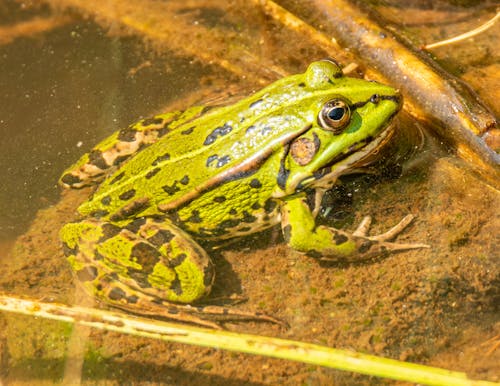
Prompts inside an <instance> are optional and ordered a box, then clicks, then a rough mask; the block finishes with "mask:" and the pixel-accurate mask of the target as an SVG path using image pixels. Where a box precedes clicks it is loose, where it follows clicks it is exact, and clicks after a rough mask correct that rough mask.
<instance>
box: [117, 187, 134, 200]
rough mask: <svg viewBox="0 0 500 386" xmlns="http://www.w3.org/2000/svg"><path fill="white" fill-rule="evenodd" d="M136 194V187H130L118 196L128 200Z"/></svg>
mask: <svg viewBox="0 0 500 386" xmlns="http://www.w3.org/2000/svg"><path fill="white" fill-rule="evenodd" d="M134 196H135V189H130V190H127V191H126V192H123V193H122V194H120V195H119V196H118V198H119V199H120V200H122V201H127V200H130V199H131V198H133V197H134Z"/></svg>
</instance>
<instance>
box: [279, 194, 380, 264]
mask: <svg viewBox="0 0 500 386" xmlns="http://www.w3.org/2000/svg"><path fill="white" fill-rule="evenodd" d="M281 217H282V229H283V235H284V238H285V240H286V241H287V242H288V243H289V244H290V246H291V247H292V248H293V249H296V250H298V251H300V252H304V253H306V254H307V255H310V256H312V257H328V258H330V259H332V258H333V259H335V258H338V259H349V260H353V259H364V258H367V257H368V256H371V255H373V254H379V253H381V252H382V251H381V248H380V247H381V246H377V245H376V244H377V243H376V242H372V241H370V240H367V239H366V238H363V237H356V236H353V235H351V234H349V233H347V232H344V231H341V230H338V229H335V228H329V227H326V226H316V223H315V219H314V216H313V214H312V212H311V210H310V208H309V206H308V205H307V202H306V199H305V198H303V197H296V198H292V199H289V200H287V201H285V202H284V203H283V204H282V209H281ZM382 249H383V248H382Z"/></svg>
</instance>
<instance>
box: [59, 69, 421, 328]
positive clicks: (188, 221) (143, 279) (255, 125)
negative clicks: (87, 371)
mask: <svg viewBox="0 0 500 386" xmlns="http://www.w3.org/2000/svg"><path fill="white" fill-rule="evenodd" d="M401 104H402V101H401V96H400V94H399V93H398V92H397V90H395V89H394V88H392V87H389V86H385V85H382V84H379V83H376V82H372V81H366V80H362V79H355V78H350V77H346V76H344V75H343V73H342V70H341V68H340V67H339V66H338V65H337V64H336V63H334V62H333V61H331V60H324V61H317V62H313V63H311V64H310V65H309V67H308V68H307V70H306V72H305V73H303V74H298V75H293V76H289V77H285V78H283V79H281V80H278V81H276V82H275V83H273V84H271V85H269V86H267V87H265V88H264V89H262V90H261V91H259V92H256V93H255V94H253V95H251V96H249V97H247V98H245V99H242V100H241V101H239V102H237V103H235V104H233V105H230V106H225V107H215V108H208V107H203V106H196V107H192V108H190V109H188V110H185V111H183V112H181V111H176V112H170V113H166V114H160V115H157V116H154V117H152V118H149V119H144V120H141V121H139V122H137V123H135V124H133V125H131V126H129V127H127V128H125V129H122V130H120V131H118V132H116V133H114V134H112V135H111V136H110V137H108V138H107V139H105V140H104V141H102V142H101V143H99V144H98V145H96V146H95V147H94V148H93V149H92V150H91V151H90V152H89V153H88V154H85V155H84V156H83V157H82V158H81V159H80V160H79V161H78V162H77V163H76V164H75V165H73V166H72V167H71V168H69V169H68V170H66V171H65V172H64V174H63V175H62V177H61V179H60V183H61V185H63V186H64V187H68V188H80V187H83V186H86V185H89V184H96V183H97V184H98V187H97V189H96V190H95V192H94V193H93V195H92V197H91V198H89V199H88V200H87V201H86V202H84V203H83V204H82V205H81V206H80V207H79V208H78V211H79V213H80V214H81V216H82V218H81V219H80V220H79V221H77V222H72V223H69V224H66V225H65V226H64V227H63V228H62V230H61V232H60V234H61V239H62V241H63V246H64V251H65V255H66V256H67V259H68V261H69V263H70V265H71V268H72V269H73V271H74V273H75V275H76V278H77V279H78V280H79V281H80V282H81V283H83V285H84V287H85V289H86V290H87V291H88V292H90V293H91V294H92V295H94V296H95V297H97V298H98V299H100V300H103V301H104V302H106V303H108V304H111V305H114V306H117V307H120V308H122V309H126V310H130V311H133V312H136V313H140V314H150V315H151V314H152V315H159V316H163V317H168V318H173V319H178V320H182V321H187V322H192V323H197V324H201V325H205V326H210V327H217V326H218V324H217V323H215V322H212V321H211V320H210V318H207V317H206V315H205V314H212V315H219V314H223V315H228V314H229V315H233V316H235V317H255V318H259V319H264V320H269V321H277V320H276V319H274V318H272V317H271V316H267V315H264V314H259V313H251V312H244V311H236V310H233V309H231V308H227V307H222V306H195V305H192V304H193V303H196V301H198V300H199V299H201V298H203V297H204V296H206V295H207V294H208V293H209V292H210V288H211V286H212V283H213V280H214V267H213V264H212V262H211V260H210V257H209V256H208V254H207V252H206V251H205V250H204V249H203V248H202V247H201V246H200V244H199V242H205V241H214V242H220V241H222V240H225V239H229V238H235V237H240V236H244V235H248V234H252V233H255V232H259V231H262V230H264V229H267V228H270V227H272V226H274V225H276V224H281V228H282V231H283V235H284V239H285V241H286V242H287V243H288V244H289V245H290V246H291V247H292V248H293V249H295V250H297V251H300V252H303V253H304V254H306V255H308V256H312V257H315V258H319V259H323V260H339V259H340V260H347V261H353V260H359V259H367V258H370V257H372V256H375V255H379V254H381V253H384V252H387V251H399V250H407V249H413V248H423V247H426V246H425V245H423V244H398V243H394V242H390V241H389V240H390V239H392V238H394V237H395V236H396V235H397V234H398V233H399V232H401V230H402V229H403V228H404V227H405V226H406V225H407V224H408V223H409V222H410V221H411V219H412V216H411V215H408V216H406V217H405V218H404V219H403V220H402V221H401V222H400V223H399V224H398V225H397V226H395V227H394V228H392V229H391V230H389V231H388V232H386V233H384V234H382V235H378V236H369V235H367V231H368V227H369V222H370V221H369V218H368V217H367V218H365V219H364V220H363V221H362V223H361V225H360V226H359V227H358V228H357V229H356V230H355V231H354V232H353V233H349V232H346V231H343V230H340V229H335V228H331V227H327V226H317V225H316V223H315V218H316V215H317V213H318V211H319V208H320V204H321V197H322V194H323V193H324V192H325V191H326V190H328V189H330V188H331V187H332V186H333V184H335V182H336V180H337V178H338V177H339V176H341V175H343V174H346V173H349V172H351V171H352V170H355V169H357V168H358V169H359V167H361V166H363V165H365V164H366V163H367V162H368V160H369V159H370V157H371V156H372V155H373V153H374V152H376V151H377V150H378V149H379V148H380V146H381V145H382V144H383V143H385V142H386V141H387V140H388V138H389V137H390V136H391V133H392V132H393V127H394V125H391V124H390V123H391V120H392V118H393V117H394V116H395V115H396V114H397V113H398V111H399V110H400V108H401ZM311 191H312V192H315V196H316V199H315V200H314V201H315V202H314V204H311V203H310V201H311V200H309V201H308V200H307V193H308V192H311Z"/></svg>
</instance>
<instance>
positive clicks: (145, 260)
mask: <svg viewBox="0 0 500 386" xmlns="http://www.w3.org/2000/svg"><path fill="white" fill-rule="evenodd" d="M130 255H131V257H132V259H134V260H135V261H136V262H137V263H138V264H140V265H141V267H142V270H141V271H142V272H145V273H150V272H152V271H153V268H154V266H155V265H156V263H158V262H159V261H160V252H159V251H158V250H157V249H156V248H155V247H153V246H152V245H151V244H149V243H144V242H142V243H137V244H135V245H134V246H133V247H132V251H131V252H130Z"/></svg>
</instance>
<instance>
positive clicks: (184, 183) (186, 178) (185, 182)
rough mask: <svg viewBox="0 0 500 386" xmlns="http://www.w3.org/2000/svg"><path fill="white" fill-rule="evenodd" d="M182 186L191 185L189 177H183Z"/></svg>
mask: <svg viewBox="0 0 500 386" xmlns="http://www.w3.org/2000/svg"><path fill="white" fill-rule="evenodd" d="M179 182H180V183H181V184H182V185H187V184H189V176H187V175H185V176H184V177H182V178H181V179H180V181H179Z"/></svg>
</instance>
